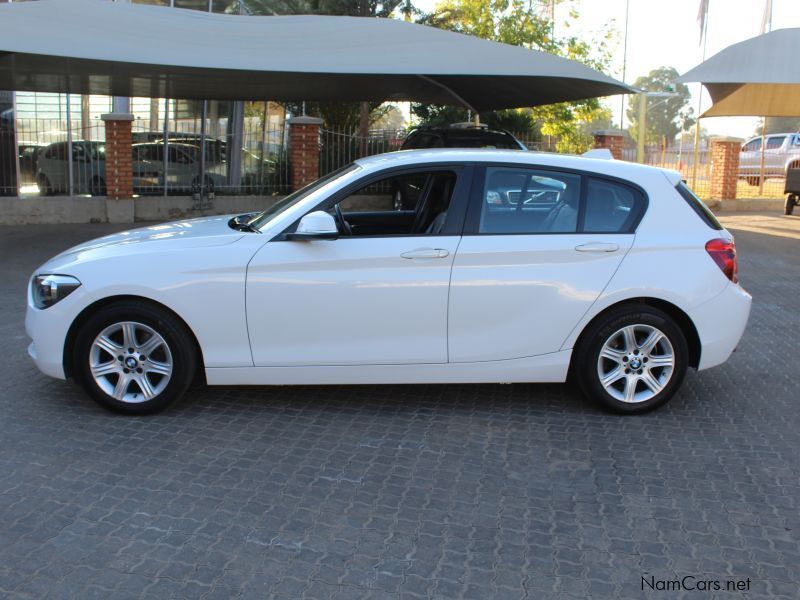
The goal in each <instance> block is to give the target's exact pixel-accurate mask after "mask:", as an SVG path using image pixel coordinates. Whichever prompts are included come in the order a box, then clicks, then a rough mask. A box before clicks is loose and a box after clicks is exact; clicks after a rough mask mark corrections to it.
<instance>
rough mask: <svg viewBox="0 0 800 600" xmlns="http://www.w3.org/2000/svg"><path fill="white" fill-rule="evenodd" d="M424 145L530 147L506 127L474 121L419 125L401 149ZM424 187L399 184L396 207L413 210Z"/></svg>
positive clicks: (408, 136) (419, 148)
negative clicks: (445, 124) (479, 123)
mask: <svg viewBox="0 0 800 600" xmlns="http://www.w3.org/2000/svg"><path fill="white" fill-rule="evenodd" d="M425 148H496V149H499V150H527V148H526V147H525V144H523V143H522V142H520V141H519V140H518V139H517V138H515V137H514V136H513V135H511V134H510V133H508V132H507V131H497V130H494V129H489V127H488V126H486V125H476V124H474V123H453V124H452V125H448V126H445V127H419V128H417V129H412V130H411V133H409V134H408V135H407V136H406V139H405V140H403V143H402V145H401V146H400V150H422V149H425ZM420 192H421V190H419V189H415V188H413V186H405V187H403V186H398V187H396V188H395V189H394V190H393V192H392V204H393V206H394V209H395V210H414V208H415V207H416V200H417V198H418V197H419V195H420Z"/></svg>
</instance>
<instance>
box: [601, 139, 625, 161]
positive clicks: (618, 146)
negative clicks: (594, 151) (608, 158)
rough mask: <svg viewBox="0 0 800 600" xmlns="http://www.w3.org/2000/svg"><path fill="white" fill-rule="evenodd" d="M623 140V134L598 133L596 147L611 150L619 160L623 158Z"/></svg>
mask: <svg viewBox="0 0 800 600" xmlns="http://www.w3.org/2000/svg"><path fill="white" fill-rule="evenodd" d="M623 141H624V137H623V136H622V135H615V134H608V133H596V134H595V135H594V147H595V148H607V149H608V150H611V155H612V156H613V157H614V158H615V159H617V160H622V146H623Z"/></svg>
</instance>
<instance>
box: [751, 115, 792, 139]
mask: <svg viewBox="0 0 800 600" xmlns="http://www.w3.org/2000/svg"><path fill="white" fill-rule="evenodd" d="M763 131H764V119H761V120H760V121H759V123H758V126H757V127H756V130H755V133H753V135H764V133H765V134H766V135H770V134H772V133H788V132H794V131H800V118H798V117H768V118H767V130H766V132H764V133H762V132H763Z"/></svg>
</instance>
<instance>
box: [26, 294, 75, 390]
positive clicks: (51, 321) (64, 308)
mask: <svg viewBox="0 0 800 600" xmlns="http://www.w3.org/2000/svg"><path fill="white" fill-rule="evenodd" d="M28 296H29V297H28V309H27V311H26V313H25V332H26V333H27V334H28V337H29V338H31V340H33V341H32V342H31V344H30V346H28V356H30V357H31V359H33V362H34V363H35V364H36V366H37V367H38V368H39V370H40V371H41V372H42V373H44V374H45V375H49V376H50V377H56V378H58V379H66V373H64V344H65V342H66V339H67V333H68V332H69V328H70V325H72V322H73V321H74V320H75V317H76V316H77V315H78V313H79V312H80V309H81V307H82V306H85V305H86V304H87V303H88V300H89V298H88V294H86V292H85V291H84V290H83V288H82V287H79V288H78V289H76V290H75V291H74V292H72V293H71V294H70V295H69V296H67V297H66V298H64V299H63V300H62V301H61V302H58V303H56V304H54V305H53V306H51V307H50V308H45V309H38V308H36V307H35V306H33V304H32V302H31V299H30V294H28Z"/></svg>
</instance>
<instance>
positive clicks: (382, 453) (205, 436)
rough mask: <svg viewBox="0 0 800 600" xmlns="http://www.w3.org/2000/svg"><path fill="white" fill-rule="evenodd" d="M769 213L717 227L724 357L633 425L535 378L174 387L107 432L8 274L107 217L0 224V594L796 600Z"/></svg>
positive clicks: (788, 320)
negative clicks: (66, 377) (736, 256)
mask: <svg viewBox="0 0 800 600" xmlns="http://www.w3.org/2000/svg"><path fill="white" fill-rule="evenodd" d="M773 221H774V223H772V225H770V224H769V223H767V224H766V225H764V224H762V225H763V226H760V229H759V227H756V230H755V231H742V232H739V233H738V237H737V241H738V243H739V246H740V249H741V253H742V255H743V259H742V279H743V281H744V284H745V286H746V287H748V288H749V289H750V290H751V291H752V292H753V293H754V295H755V297H756V304H755V305H754V312H753V316H752V319H751V322H750V326H749V328H748V330H747V333H746V334H745V338H744V341H743V343H742V345H741V347H740V350H739V352H738V353H737V354H736V355H735V356H734V357H733V359H732V360H731V361H730V362H729V363H728V364H727V365H725V366H723V367H720V368H717V369H714V370H712V371H707V372H705V373H703V374H701V375H697V374H690V375H689V377H688V380H687V382H686V385H685V386H684V388H683V390H682V392H681V393H680V394H679V396H678V397H677V398H676V399H675V400H674V401H673V402H672V403H671V404H670V405H669V406H668V407H667V408H665V409H663V410H661V411H660V412H658V413H656V414H652V415H648V416H644V417H636V418H620V417H615V416H609V415H606V414H604V413H602V412H599V411H598V410H596V409H595V408H594V407H593V406H591V405H588V404H586V403H584V401H583V400H581V399H580V398H579V397H578V395H577V394H576V393H575V392H574V391H572V390H570V389H568V388H566V387H565V386H559V385H506V386H500V385H478V386H468V385H463V386H462V385H450V386H434V385H428V386H391V387H377V386H369V387H323V388H312V387H306V388H284V389H281V388H277V389H269V388H234V387H230V388H199V389H195V390H193V391H192V393H191V394H190V397H189V398H188V399H186V400H185V401H184V402H182V403H181V404H180V405H179V406H177V407H175V408H174V409H172V410H170V411H169V412H167V413H164V414H161V415H158V416H155V417H150V418H140V419H134V418H124V417H119V416H114V415H111V414H109V413H106V412H104V411H102V410H100V409H99V408H96V407H95V405H94V404H92V403H91V402H89V401H88V400H87V399H86V398H85V397H84V395H83V394H82V393H81V392H80V391H79V390H78V389H76V388H75V387H73V386H71V385H69V384H65V383H63V382H59V381H55V380H50V379H48V378H45V377H43V376H40V375H39V374H38V372H37V371H36V370H35V368H34V367H33V365H32V364H31V363H30V362H29V361H28V359H27V357H26V355H25V347H26V345H27V341H26V340H25V337H24V331H23V324H22V319H23V303H22V298H23V293H24V287H25V284H26V277H27V275H28V273H29V272H30V271H31V270H32V269H33V268H34V267H35V266H36V265H37V264H38V263H39V262H40V261H41V260H43V259H45V258H46V257H48V256H50V255H52V254H54V253H55V252H56V251H58V250H60V249H62V248H64V247H65V246H67V245H69V244H71V243H74V242H77V241H79V240H83V239H85V238H88V237H93V236H97V235H100V234H102V233H105V232H108V231H110V230H112V227H110V226H101V225H85V226H51V227H42V226H29V227H14V228H11V227H6V228H0V260H1V261H2V264H0V281H2V286H1V287H0V299H1V300H2V305H1V306H2V315H3V318H2V320H0V348H2V350H1V351H0V356H2V358H1V359H0V596H2V597H11V598H27V597H30V598H43V597H54V598H81V599H84V598H93V597H98V598H127V597H131V598H133V597H151V598H169V597H185V598H199V597H205V598H233V597H243V598H245V597H246V598H264V597H276V598H300V597H303V598H330V597H336V598H348V599H349V598H362V597H364V598H366V597H369V598H395V597H402V598H426V597H442V598H456V597H465V598H467V597H468V598H479V599H489V598H521V597H529V598H588V597H591V598H639V597H643V596H649V597H653V598H673V597H676V596H678V594H677V593H676V592H674V591H672V592H670V591H660V592H648V593H646V592H643V591H642V577H646V578H650V577H653V580H652V581H653V582H654V583H655V584H656V585H658V582H659V581H661V582H666V581H668V580H673V579H675V578H682V577H684V576H686V575H690V576H694V577H696V578H697V580H699V579H709V580H719V581H720V582H722V583H723V585H726V582H727V581H728V580H731V579H734V578H735V579H736V581H741V582H742V585H745V582H746V580H747V578H750V584H749V588H750V591H749V593H746V592H725V591H722V592H717V594H716V597H720V598H742V597H785V598H797V597H798V596H799V595H800V588H799V587H798V586H799V585H800V543H799V542H800V516H799V515H798V507H800V456H799V454H800V411H798V404H799V403H800V394H798V390H800V386H799V385H798V383H797V378H798V374H800V361H798V358H797V357H798V347H799V345H798V336H800V316H798V315H800V284H798V275H799V274H800V243H798V239H797V238H798V237H800V227H798V226H797V225H798V223H800V220H798V219H797V218H787V219H774V220H773ZM731 222H733V223H734V225H735V226H750V225H752V219H750V218H742V219H740V220H739V221H736V219H735V218H733V220H732V221H731ZM770 222H772V221H770ZM776 224H777V225H776ZM787 224H788V225H787ZM775 227H788V229H787V231H790V232H791V231H795V232H797V233H798V234H799V235H797V236H794V235H783V236H774V235H771V234H770V231H771V229H773V228H775ZM750 228H751V229H753V228H752V227H750ZM697 580H695V581H697ZM688 582H691V580H688ZM689 597H699V598H709V597H712V594H710V593H707V592H703V593H695V594H689Z"/></svg>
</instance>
